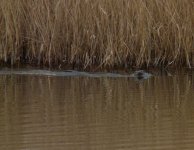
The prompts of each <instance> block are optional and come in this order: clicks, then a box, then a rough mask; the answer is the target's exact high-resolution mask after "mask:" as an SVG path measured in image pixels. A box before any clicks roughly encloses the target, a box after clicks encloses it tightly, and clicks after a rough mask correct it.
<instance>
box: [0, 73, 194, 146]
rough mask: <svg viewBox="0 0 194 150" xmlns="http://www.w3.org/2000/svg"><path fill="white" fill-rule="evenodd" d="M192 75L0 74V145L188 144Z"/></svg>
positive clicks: (193, 132) (193, 115)
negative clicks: (134, 76)
mask: <svg viewBox="0 0 194 150" xmlns="http://www.w3.org/2000/svg"><path fill="white" fill-rule="evenodd" d="M193 91H194V74H178V75H173V76H153V77H151V78H149V79H147V80H143V81H141V82H138V81H136V80H134V78H128V77H124V78H115V77H114V78H113V77H109V76H108V77H107V76H105V77H104V76H103V77H98V78H92V77H87V76H66V77H65V76H64V77H59V76H46V75H45V76H37V75H27V74H25V75H19V74H18V75H17V74H4V75H0V149H3V150H152V149H153V150H193V149H194V142H193V141H194V109H193V108H194V92H193Z"/></svg>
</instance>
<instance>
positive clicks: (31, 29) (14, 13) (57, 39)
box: [0, 0, 194, 68]
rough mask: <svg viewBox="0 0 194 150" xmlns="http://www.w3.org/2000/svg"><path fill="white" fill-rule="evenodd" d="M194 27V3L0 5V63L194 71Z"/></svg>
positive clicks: (94, 0) (121, 0) (20, 1)
mask: <svg viewBox="0 0 194 150" xmlns="http://www.w3.org/2000/svg"><path fill="white" fill-rule="evenodd" d="M193 27H194V0H0V29H1V30H0V60H1V62H8V63H11V64H15V63H18V62H20V63H30V64H36V65H40V64H45V65H50V66H52V65H64V64H74V65H80V66H82V67H84V68H86V67H88V66H92V65H99V66H101V67H107V66H109V67H114V66H135V67H141V66H160V65H165V66H169V65H170V66H171V65H173V66H180V65H181V66H189V67H191V62H192V58H191V53H192V52H193V51H194V31H193ZM193 59H194V58H193Z"/></svg>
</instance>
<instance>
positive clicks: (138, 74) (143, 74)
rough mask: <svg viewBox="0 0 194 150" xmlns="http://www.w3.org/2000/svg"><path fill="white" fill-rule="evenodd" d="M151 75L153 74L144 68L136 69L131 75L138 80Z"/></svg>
mask: <svg viewBox="0 0 194 150" xmlns="http://www.w3.org/2000/svg"><path fill="white" fill-rule="evenodd" d="M150 76H152V74H150V73H147V72H145V71H144V70H138V71H135V72H134V73H133V74H131V75H130V77H135V78H136V79H138V80H141V79H147V78H149V77H150Z"/></svg>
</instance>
